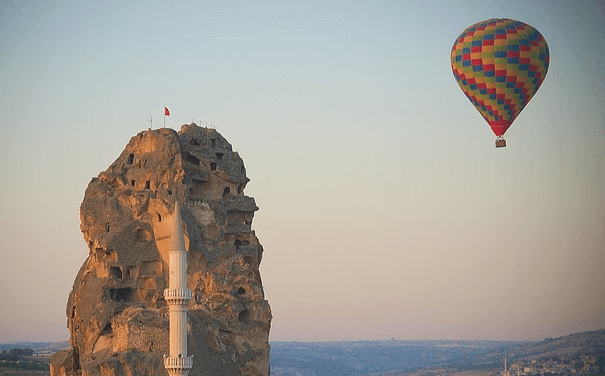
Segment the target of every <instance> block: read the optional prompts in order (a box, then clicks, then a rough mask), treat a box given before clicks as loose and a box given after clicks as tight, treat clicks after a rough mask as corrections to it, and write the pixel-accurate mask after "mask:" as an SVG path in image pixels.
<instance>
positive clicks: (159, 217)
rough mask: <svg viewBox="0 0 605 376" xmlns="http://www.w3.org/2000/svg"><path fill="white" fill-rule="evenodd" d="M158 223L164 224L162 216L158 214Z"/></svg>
mask: <svg viewBox="0 0 605 376" xmlns="http://www.w3.org/2000/svg"><path fill="white" fill-rule="evenodd" d="M158 222H162V215H161V214H160V213H158Z"/></svg>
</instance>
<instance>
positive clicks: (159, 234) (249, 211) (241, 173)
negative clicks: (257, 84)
mask: <svg viewBox="0 0 605 376" xmlns="http://www.w3.org/2000/svg"><path fill="white" fill-rule="evenodd" d="M248 181H249V179H248V178H247V177H246V169H245V167H244V163H243V161H242V159H241V158H240V156H239V155H238V154H237V153H236V152H233V151H232V148H231V145H230V144H229V143H228V142H227V140H225V139H224V138H223V137H222V136H221V135H220V134H219V133H218V132H217V131H216V130H214V129H207V128H201V127H198V126H196V125H195V124H189V125H183V127H182V128H181V131H180V132H178V133H177V132H175V131H174V130H172V129H167V128H162V129H157V130H148V131H143V132H141V133H139V134H138V135H136V136H134V137H133V138H132V139H131V140H130V142H129V143H128V145H127V146H126V149H125V150H124V151H123V152H122V154H121V155H120V157H119V158H118V159H117V160H116V161H115V162H114V163H113V164H112V165H111V166H110V167H109V168H108V169H107V170H106V171H104V172H101V173H100V174H99V176H98V177H96V178H93V179H92V181H91V182H90V184H89V185H88V188H87V189H86V194H85V196H84V201H83V202H82V205H81V207H80V219H81V230H82V233H83V234H84V239H85V240H86V242H87V244H88V247H89V256H88V258H87V260H86V261H85V262H84V264H83V265H82V267H81V269H80V271H79V273H78V275H77V277H76V280H75V282H74V286H73V290H72V292H71V293H70V295H69V301H68V304H67V316H68V320H67V325H68V328H69V330H70V344H71V346H72V348H71V350H65V351H62V352H58V353H57V354H55V355H54V356H53V358H52V360H51V374H52V375H53V376H63V375H65V376H68V375H80V374H81V375H87V376H114V375H115V376H120V375H162V376H164V375H167V373H166V371H165V370H164V367H163V363H162V357H163V355H164V354H168V307H167V305H166V302H165V301H164V298H163V291H164V288H167V287H168V251H169V247H170V235H171V231H172V226H171V224H172V213H173V210H174V205H175V201H178V202H179V203H180V205H181V211H182V219H183V225H184V231H185V242H186V248H187V250H188V252H189V253H188V269H187V285H188V288H190V289H191V290H192V292H193V298H192V300H191V302H190V304H189V306H188V309H189V314H188V316H189V322H188V353H189V354H192V355H193V356H194V362H193V368H192V370H191V372H190V375H230V376H231V375H269V344H268V338H269V329H270V323H271V310H270V307H269V304H268V302H267V301H266V300H265V298H264V293H263V287H262V283H261V278H260V273H259V264H260V262H261V256H262V252H263V248H262V246H261V245H260V243H259V241H258V238H257V237H256V235H255V233H254V231H252V230H251V224H252V219H253V217H254V212H255V211H256V210H258V208H257V206H256V203H255V201H254V199H253V198H252V197H248V196H245V195H244V188H245V187H246V183H247V182H248Z"/></svg>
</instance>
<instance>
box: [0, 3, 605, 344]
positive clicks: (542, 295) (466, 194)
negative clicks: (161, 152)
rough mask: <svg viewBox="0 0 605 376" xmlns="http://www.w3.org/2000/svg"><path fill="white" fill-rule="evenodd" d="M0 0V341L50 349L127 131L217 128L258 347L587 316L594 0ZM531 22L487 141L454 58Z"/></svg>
mask: <svg viewBox="0 0 605 376" xmlns="http://www.w3.org/2000/svg"><path fill="white" fill-rule="evenodd" d="M221 3H222V4H218V2H213V3H211V2H200V1H153V2H151V1H137V2H135V1H69V2H68V1H56V0H46V1H24V0H17V1H7V0H0V161H1V164H0V174H1V175H0V176H1V179H2V180H1V184H0V286H1V288H0V342H1V341H8V340H22V339H27V340H62V339H67V338H68V331H67V329H66V320H67V319H66V316H65V305H66V302H67V297H68V294H69V292H70V290H71V285H72V283H73V280H74V278H75V276H76V274H77V272H78V270H79V268H80V265H81V264H82V262H83V261H84V260H85V259H86V257H87V255H88V249H87V246H86V244H85V242H84V240H83V238H82V235H81V233H80V229H79V225H80V220H79V205H80V203H81V201H82V198H83V195H84V191H85V189H86V186H87V185H88V183H89V181H90V180H91V178H92V177H93V176H97V174H98V173H99V172H101V171H103V170H105V169H106V168H107V167H108V166H109V165H110V164H111V163H112V162H113V161H114V160H115V159H116V158H117V157H118V155H119V154H120V152H121V151H122V150H123V149H124V147H125V145H126V144H127V143H128V141H129V139H130V137H132V136H134V135H135V134H137V133H138V132H140V131H142V130H144V129H147V128H148V127H149V126H150V123H149V122H148V119H149V118H150V116H153V127H154V128H155V127H159V126H161V123H162V114H163V112H162V110H163V106H167V107H168V108H169V109H170V111H171V112H172V116H171V117H169V118H167V119H166V126H168V127H171V128H174V129H176V130H179V129H180V127H181V125H182V124H184V123H190V122H191V121H192V120H195V122H197V123H199V122H200V121H201V122H202V124H205V122H208V123H209V124H210V123H213V124H214V126H215V127H216V129H217V130H218V131H219V132H220V133H221V134H222V135H223V136H225V137H226V138H227V140H229V141H230V142H231V144H232V145H233V146H234V149H235V150H237V151H238V152H239V153H240V155H241V156H242V158H243V159H244V162H245V164H246V170H247V172H248V176H249V177H250V179H251V182H250V183H249V184H248V187H247V189H246V194H247V195H250V196H253V197H254V198H255V199H256V202H257V205H258V206H259V207H260V210H259V211H258V212H257V214H256V216H255V218H254V224H253V229H254V230H255V231H256V234H257V236H258V237H259V238H260V240H261V243H262V244H263V246H264V249H265V253H264V259H263V262H262V265H261V273H262V278H263V283H264V287H265V292H266V296H267V299H268V300H269V302H270V304H271V307H272V312H273V316H274V319H273V325H272V329H271V340H298V341H306V340H355V339H385V338H391V337H394V338H399V339H450V338H451V339H530V340H531V339H542V338H544V337H553V336H560V335H565V334H569V333H572V332H578V331H585V330H594V329H599V328H603V327H605V120H604V119H605V73H604V72H605V62H604V61H605V38H604V36H605V2H604V1H603V0H596V1H588V0H587V1H526V0H512V1H493V0H481V1H451V0H442V1H420V0H419V1H397V2H387V1H379V0H374V1H363V0H358V1H329V0H328V1H313V2H309V1H307V2H305V3H306V4H304V5H302V4H297V3H296V2H283V1H279V2H278V1H271V0H269V1H262V2H257V1H254V2H250V1H241V2H221ZM494 17H499V18H513V19H516V20H519V21H523V22H526V23H529V24H530V25H532V26H534V27H535V28H537V29H538V30H539V31H540V32H541V33H542V34H543V35H544V36H545V38H546V40H547V42H548V44H549V47H550V51H551V65H550V68H549V71H548V75H547V77H546V80H545V82H544V84H543V86H542V87H541V89H540V90H539V91H538V93H537V94H536V96H535V97H534V98H533V99H532V101H531V103H529V105H528V106H527V107H526V108H525V110H524V111H523V112H522V113H521V115H520V116H519V118H517V121H516V122H515V123H514V124H513V126H512V127H511V129H510V130H509V131H508V132H507V134H506V139H507V141H508V147H506V148H503V149H496V148H495V147H494V138H495V137H494V135H493V134H492V132H491V130H490V129H489V127H488V125H487V124H486V123H485V122H484V120H483V118H482V117H481V116H480V115H479V113H478V112H477V111H476V110H475V109H474V108H473V107H472V105H471V103H470V102H469V101H468V100H467V99H466V97H465V96H464V94H463V93H462V91H461V90H460V88H459V87H458V85H457V84H456V82H455V79H454V78H453V75H452V72H451V69H450V61H449V56H450V49H451V47H452V44H453V43H454V39H455V38H456V37H457V36H458V34H459V33H460V32H461V31H462V30H464V29H465V28H466V27H467V26H469V25H471V24H473V23H476V22H478V21H481V20H485V19H488V18H494Z"/></svg>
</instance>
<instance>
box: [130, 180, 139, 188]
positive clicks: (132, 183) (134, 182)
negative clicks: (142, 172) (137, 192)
mask: <svg viewBox="0 0 605 376" xmlns="http://www.w3.org/2000/svg"><path fill="white" fill-rule="evenodd" d="M136 183H137V182H136V181H135V180H134V179H133V180H131V181H130V185H131V186H133V187H134V186H135V185H136Z"/></svg>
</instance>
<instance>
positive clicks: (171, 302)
mask: <svg viewBox="0 0 605 376" xmlns="http://www.w3.org/2000/svg"><path fill="white" fill-rule="evenodd" d="M172 216H173V219H174V220H173V224H172V235H171V239H170V252H169V253H168V264H169V265H168V267H169V270H168V273H169V279H168V288H167V289H166V290H164V299H165V300H166V303H168V307H169V309H170V355H169V356H164V367H165V368H166V370H167V371H168V374H169V375H170V376H177V375H179V376H186V375H187V374H188V373H189V370H190V369H191V367H192V366H193V357H190V356H187V304H188V303H189V301H190V300H191V290H189V289H188V288H187V250H186V249H185V235H184V234H183V223H182V221H181V210H180V208H179V203H178V202H175V204H174V213H173V214H172Z"/></svg>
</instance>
